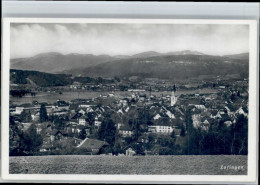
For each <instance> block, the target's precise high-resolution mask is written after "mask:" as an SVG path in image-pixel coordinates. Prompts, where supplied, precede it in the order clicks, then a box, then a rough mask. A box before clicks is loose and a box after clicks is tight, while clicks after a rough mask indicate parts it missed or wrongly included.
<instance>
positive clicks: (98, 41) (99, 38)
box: [10, 23, 249, 58]
mask: <svg viewBox="0 0 260 185" xmlns="http://www.w3.org/2000/svg"><path fill="white" fill-rule="evenodd" d="M10 33H11V34H10V36H11V38H10V44H11V50H10V56H11V58H26V57H33V56H35V55H37V54H41V53H48V52H58V53H61V54H71V53H77V54H93V55H110V56H116V55H134V54H137V53H142V52H147V51H156V52H159V53H167V52H174V51H183V50H191V51H198V52H201V53H204V54H208V55H229V54H239V53H247V52H249V27H248V25H215V24H210V25H209V24H208V25H199V24H119V23H117V24H108V23H106V24H103V23H102V24H94V23H92V24H91V23H87V24H82V23H63V24H58V23H39V24H35V23H33V24H32V23H29V24H21V23H12V24H11V30H10ZM162 33H163V34H162ZM213 43H214V44H213ZM72 46H73V47H72Z"/></svg>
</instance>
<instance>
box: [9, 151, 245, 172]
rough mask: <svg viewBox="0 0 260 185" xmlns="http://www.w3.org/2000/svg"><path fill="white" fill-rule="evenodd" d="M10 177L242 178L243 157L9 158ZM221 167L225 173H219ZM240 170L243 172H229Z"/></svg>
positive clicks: (243, 170) (221, 170)
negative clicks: (149, 176) (172, 176)
mask: <svg viewBox="0 0 260 185" xmlns="http://www.w3.org/2000/svg"><path fill="white" fill-rule="evenodd" d="M9 159H10V161H9V164H10V165H9V167H10V169H9V170H10V173H11V174H18V173H20V174H26V173H28V174H140V175H148V174H158V175H166V174H168V175H170V174H172V175H246V174H247V156H241V155H240V156H239V155H237V156H235V155H230V156H228V155H219V156H216V155H215V156H205V155H204V156H194V155H191V156H184V155H179V156H133V157H127V156H120V157H119V156H26V157H10V158H9ZM222 165H224V166H226V167H228V166H229V165H230V166H229V169H221V166H222ZM231 166H233V167H234V166H236V167H238V166H240V168H241V166H243V169H234V168H233V169H230V167H231Z"/></svg>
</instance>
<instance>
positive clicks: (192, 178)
mask: <svg viewBox="0 0 260 185" xmlns="http://www.w3.org/2000/svg"><path fill="white" fill-rule="evenodd" d="M19 22H20V23H125V24H128V23H129V24H131V23H145V24H155V23H156V24H248V25H249V28H250V31H249V51H250V53H249V61H250V62H249V120H248V122H249V129H248V130H249V134H248V137H249V138H248V148H249V150H248V175H85V174H82V175H78V174H77V175H76V174H69V175H68V174H66V175H60V174H52V175H49V174H48V175H47V174H9V124H8V123H9V72H10V71H9V64H10V23H19ZM3 23H4V24H3V25H4V26H3V63H2V97H1V100H2V112H1V113H2V117H1V118H2V120H1V122H2V133H1V134H2V150H1V151H2V160H1V161H2V165H1V172H2V178H3V179H4V180H56V181H58V180H63V181H65V180H68V181H79V180H81V181H82V180H84V181H88V182H119V181H128V182H137V181H138V182H148V181H149V182H151V181H152V183H155V182H161V183H167V182H169V181H171V182H184V181H185V182H218V183H221V182H232V183H233V182H239V183H241V182H255V181H256V175H257V155H256V152H257V150H256V148H257V142H256V141H257V134H258V133H257V110H258V107H257V102H256V100H257V99H258V95H257V88H256V87H258V84H257V83H258V81H257V80H258V78H257V77H258V76H257V74H258V72H257V70H258V68H257V67H258V65H257V39H258V38H257V21H256V20H220V19H218V20H210V19H207V20H202V19H102V18H99V19H94V18H87V19H86V18H4V21H3ZM101 179H102V181H101Z"/></svg>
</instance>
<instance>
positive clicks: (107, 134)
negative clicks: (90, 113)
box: [98, 117, 116, 144]
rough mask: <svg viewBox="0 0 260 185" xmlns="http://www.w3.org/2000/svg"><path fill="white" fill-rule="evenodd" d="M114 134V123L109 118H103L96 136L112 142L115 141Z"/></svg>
mask: <svg viewBox="0 0 260 185" xmlns="http://www.w3.org/2000/svg"><path fill="white" fill-rule="evenodd" d="M115 134H116V127H115V123H114V122H113V121H112V119H111V118H107V117H106V118H105V119H104V121H102V123H101V126H100V129H99V132H98V138H99V139H100V140H103V141H106V142H108V143H109V144H113V143H114V142H115Z"/></svg>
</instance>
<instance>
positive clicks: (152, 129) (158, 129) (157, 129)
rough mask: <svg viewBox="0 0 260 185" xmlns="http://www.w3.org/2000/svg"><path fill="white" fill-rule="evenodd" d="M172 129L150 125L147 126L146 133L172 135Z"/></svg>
mask: <svg viewBox="0 0 260 185" xmlns="http://www.w3.org/2000/svg"><path fill="white" fill-rule="evenodd" d="M172 131H173V127H172V126H167V125H150V126H148V132H153V133H168V134H169V133H172Z"/></svg>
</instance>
